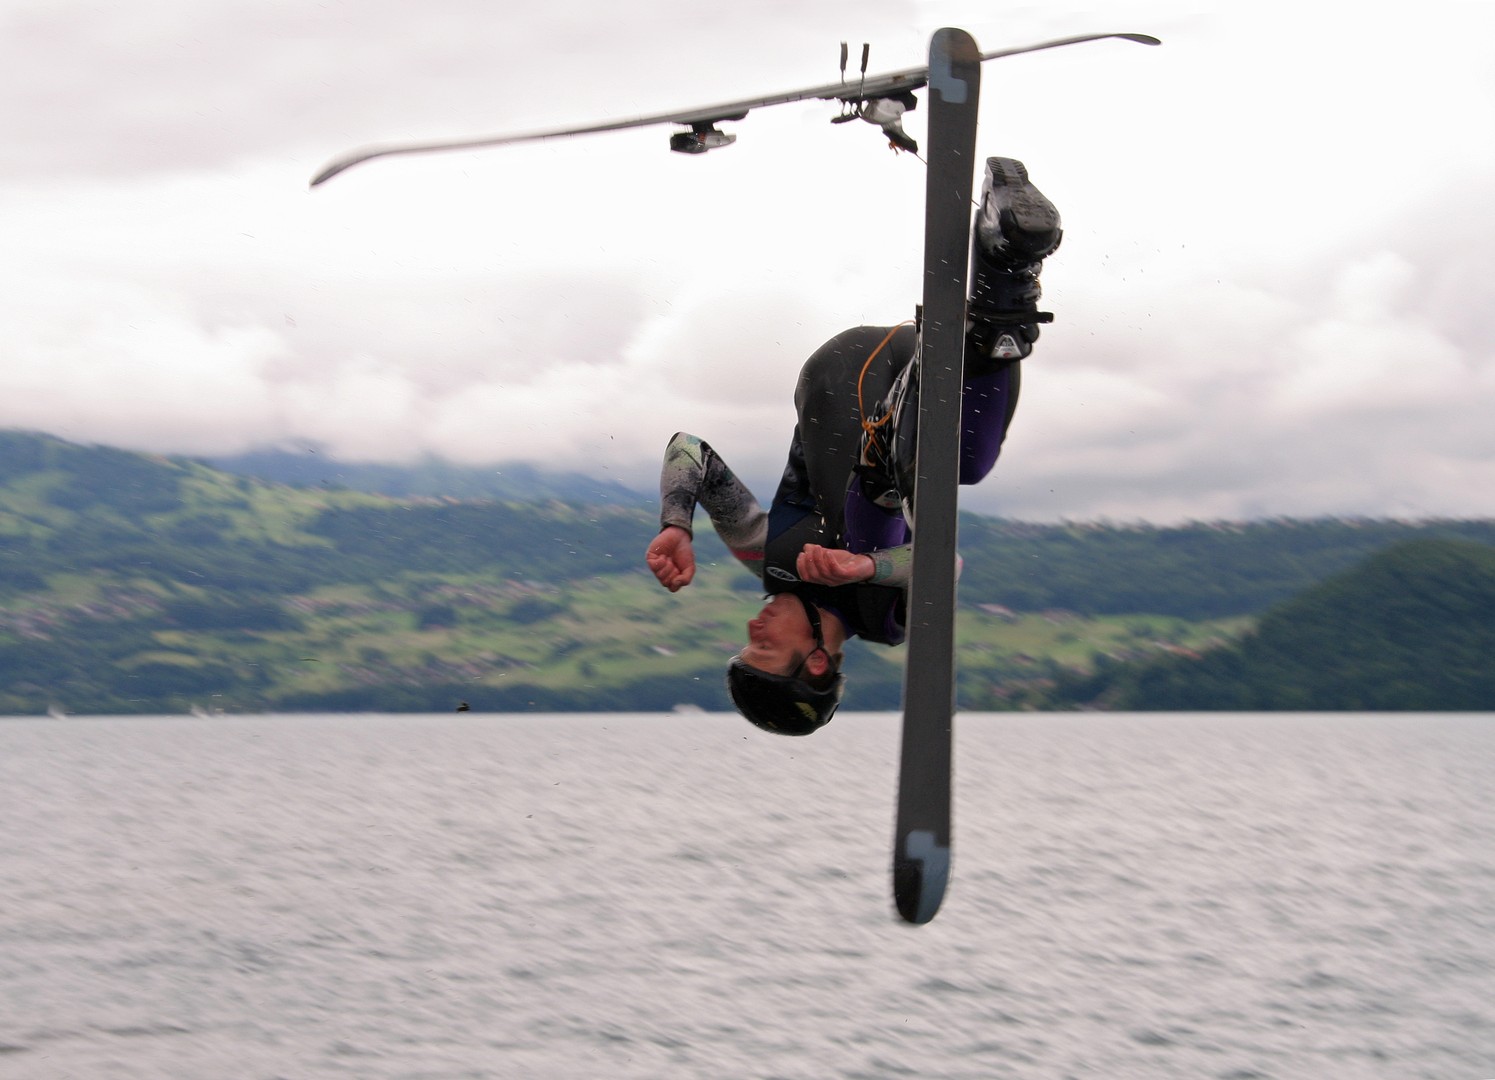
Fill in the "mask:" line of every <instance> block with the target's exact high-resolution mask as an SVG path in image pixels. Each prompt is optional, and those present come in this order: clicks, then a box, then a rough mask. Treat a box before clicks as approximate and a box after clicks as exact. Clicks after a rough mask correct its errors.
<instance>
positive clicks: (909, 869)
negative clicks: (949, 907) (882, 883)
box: [893, 830, 950, 926]
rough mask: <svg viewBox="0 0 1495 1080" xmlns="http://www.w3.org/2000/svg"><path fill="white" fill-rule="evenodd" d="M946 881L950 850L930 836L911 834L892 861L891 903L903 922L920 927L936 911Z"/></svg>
mask: <svg viewBox="0 0 1495 1080" xmlns="http://www.w3.org/2000/svg"><path fill="white" fill-rule="evenodd" d="M949 880H950V847H949V845H947V844H941V843H939V842H938V841H937V840H936V839H935V837H934V834H933V833H932V832H927V831H923V830H918V831H915V832H911V833H909V834H908V836H907V837H906V838H905V839H904V841H903V843H902V844H900V845H899V850H898V854H897V856H896V857H895V858H894V859H893V903H894V905H895V906H896V907H897V908H898V914H899V915H900V916H902V918H903V921H904V922H907V923H912V924H914V925H915V926H922V925H923V924H924V923H927V922H928V921H929V920H930V919H932V918H934V916H935V913H936V912H937V911H939V909H940V902H941V901H942V900H943V899H944V898H945V885H946V883H948V881H949Z"/></svg>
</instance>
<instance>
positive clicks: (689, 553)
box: [644, 525, 696, 592]
mask: <svg viewBox="0 0 1495 1080" xmlns="http://www.w3.org/2000/svg"><path fill="white" fill-rule="evenodd" d="M644 561H645V562H646V563H648V564H649V569H650V571H652V572H653V574H654V576H655V577H656V578H658V579H659V583H660V584H661V585H663V586H664V587H665V588H666V589H669V590H670V592H679V591H680V590H681V589H683V588H685V586H687V585H689V584H690V583H691V579H692V578H694V577H695V576H696V553H695V549H694V548H693V547H692V546H691V542H690V533H688V532H686V531H685V530H684V529H682V528H681V527H680V526H678V525H666V526H665V527H664V528H663V529H662V530H661V531H660V533H659V535H658V536H656V537H655V538H654V541H653V542H652V543H651V544H650V545H649V550H648V551H647V552H646V553H645V554H644Z"/></svg>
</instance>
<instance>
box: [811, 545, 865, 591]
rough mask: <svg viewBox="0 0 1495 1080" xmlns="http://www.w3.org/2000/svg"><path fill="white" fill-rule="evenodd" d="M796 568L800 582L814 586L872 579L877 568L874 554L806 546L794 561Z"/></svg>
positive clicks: (849, 583) (851, 583)
mask: <svg viewBox="0 0 1495 1080" xmlns="http://www.w3.org/2000/svg"><path fill="white" fill-rule="evenodd" d="M795 569H796V570H797V571H798V572H799V576H800V580H801V581H808V582H810V583H812V584H814V585H853V584H855V583H856V582H858V581H868V580H870V579H871V577H872V573H873V570H874V567H873V564H872V556H871V555H854V554H852V553H851V552H849V551H844V550H842V549H841V548H828V547H821V546H820V545H819V544H806V545H805V549H804V550H803V551H801V552H800V553H799V558H798V559H797V560H796V561H795Z"/></svg>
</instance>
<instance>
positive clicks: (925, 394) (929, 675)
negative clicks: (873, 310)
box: [893, 29, 981, 923]
mask: <svg viewBox="0 0 1495 1080" xmlns="http://www.w3.org/2000/svg"><path fill="white" fill-rule="evenodd" d="M980 90H981V54H980V51H979V50H978V49H977V47H976V42H975V41H974V40H972V38H971V36H970V35H969V34H967V33H966V32H965V31H963V30H953V29H943V30H939V31H937V32H936V33H935V35H934V37H933V38H932V39H931V40H930V43H929V136H928V143H929V146H928V155H929V156H928V161H929V165H928V175H927V180H926V186H925V196H924V199H925V203H924V317H923V323H922V327H921V331H920V339H919V353H918V359H917V363H918V377H919V435H918V447H917V450H916V460H917V466H916V470H915V476H916V478H915V481H914V500H913V502H914V508H913V509H914V519H913V526H914V555H913V576H912V579H911V581H910V585H909V599H908V623H907V625H908V660H907V668H906V671H905V674H904V682H903V748H902V759H901V763H900V767H899V776H898V824H897V835H896V837H895V840H894V849H893V896H894V900H895V901H896V903H897V907H898V913H899V914H900V915H901V916H903V918H904V919H906V920H908V921H909V922H911V923H925V922H928V921H929V920H930V919H932V918H934V914H935V912H936V911H938V910H939V906H940V900H941V899H942V898H943V896H944V893H945V884H946V882H947V881H948V879H949V876H950V766H951V739H952V735H953V731H952V721H953V718H954V712H955V572H956V553H955V540H956V536H955V533H956V494H957V483H958V479H959V469H960V397H961V382H962V374H963V366H964V365H963V361H964V353H965V323H966V271H967V264H968V260H969V255H970V242H971V239H970V237H971V188H972V183H973V178H974V175H975V168H976V114H977V107H978V105H979V101H980Z"/></svg>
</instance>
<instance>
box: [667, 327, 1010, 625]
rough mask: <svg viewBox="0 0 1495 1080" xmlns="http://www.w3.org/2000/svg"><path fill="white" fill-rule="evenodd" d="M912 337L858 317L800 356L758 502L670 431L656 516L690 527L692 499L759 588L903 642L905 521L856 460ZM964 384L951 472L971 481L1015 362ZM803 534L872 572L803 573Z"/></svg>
mask: <svg viewBox="0 0 1495 1080" xmlns="http://www.w3.org/2000/svg"><path fill="white" fill-rule="evenodd" d="M890 334H891V336H890ZM885 338H887V339H888V340H887V343H886V344H885V345H884V346H883V348H882V349H881V351H880V352H879V351H878V346H879V344H880V343H882V342H883V340H884V339H885ZM916 340H917V335H916V333H915V330H914V327H913V326H911V325H910V326H903V327H899V328H897V329H896V330H893V331H890V330H889V329H888V328H887V327H874V326H859V327H854V328H853V329H850V330H846V331H843V332H842V333H840V334H837V335H836V336H835V337H833V338H831V340H829V341H827V342H826V343H825V344H824V345H822V346H821V347H820V348H819V349H817V350H816V351H815V353H814V354H813V355H812V356H811V357H810V358H809V359H808V360H807V361H805V364H804V367H803V368H802V369H801V371H800V374H799V381H798V383H797V384H796V386H795V391H794V407H795V414H796V418H797V423H796V425H795V429H794V438H793V440H792V442H791V443H790V447H789V457H788V461H787V462H786V464H785V466H784V474H783V477H782V479H781V480H780V482H779V487H778V490H777V492H776V493H775V494H774V498H773V503H772V506H771V507H770V508H769V510H768V511H767V512H764V511H763V510H762V509H761V507H760V506H759V505H758V503H757V500H756V499H754V498H753V496H752V493H751V492H749V491H748V490H747V488H746V487H745V486H743V485H742V484H741V482H740V481H738V480H737V478H736V476H735V475H733V474H732V472H731V470H730V469H728V468H727V466H726V465H725V463H723V462H722V460H721V459H720V458H719V457H718V456H717V455H716V453H715V452H714V451H713V450H712V449H711V447H710V446H708V445H707V444H706V443H704V442H702V441H701V440H699V439H697V438H695V437H694V436H691V435H686V434H684V433H680V434H677V435H675V437H674V438H673V439H672V440H671V442H670V445H669V447H668V448H667V450H666V454H665V466H664V470H663V473H662V475H661V478H660V496H661V505H662V510H661V515H660V517H661V524H662V525H678V526H681V527H682V528H685V529H687V530H689V529H690V528H691V519H692V517H693V515H694V511H695V506H696V503H697V502H699V503H700V504H701V505H702V506H704V507H705V508H706V510H707V512H708V513H709V514H710V516H711V520H712V524H713V525H714V526H715V527H716V530H717V532H718V534H720V535H721V537H722V539H723V541H724V542H726V544H727V546H728V547H729V548H730V549H731V550H732V553H733V555H735V556H736V557H737V558H738V559H739V560H741V561H742V562H743V563H744V564H745V565H747V566H748V567H749V568H751V569H752V570H753V571H754V572H755V573H757V574H758V575H759V576H760V577H761V578H762V581H763V585H764V588H765V589H766V590H767V591H768V592H770V593H777V592H787V591H793V592H797V593H800V594H801V595H803V596H805V597H806V598H807V599H809V600H810V601H811V602H812V603H814V604H816V605H817V606H818V607H822V608H825V609H827V610H830V611H832V612H833V613H835V614H836V615H837V616H838V617H839V618H840V619H841V621H842V622H843V623H844V624H845V625H846V630H847V634H848V636H850V635H855V636H857V637H861V638H863V639H865V640H868V641H876V642H879V643H882V644H888V645H896V644H898V643H899V642H901V641H902V640H903V636H904V624H905V619H904V603H905V596H904V590H905V588H906V586H907V571H908V559H907V555H908V550H909V549H908V547H907V545H908V543H909V540H910V532H909V528H908V525H907V523H906V522H905V520H904V517H903V514H902V512H901V511H900V510H898V509H888V508H884V507H882V506H878V505H876V504H875V503H874V502H873V501H872V500H870V499H868V498H867V497H866V496H865V495H864V494H863V493H862V485H861V483H860V482H859V477H858V475H857V473H856V467H857V463H858V460H859V457H860V453H861V441H862V432H863V423H862V421H863V416H864V414H865V415H867V416H871V415H873V413H874V410H875V408H876V406H877V405H879V404H880V403H881V402H883V401H884V399H885V398H886V397H887V396H888V395H889V393H890V391H891V390H892V388H893V383H894V380H895V379H896V378H897V376H898V374H899V372H900V371H901V370H902V369H903V368H904V367H905V366H906V365H907V364H908V363H909V361H910V360H912V359H913V355H914V347H915V344H916ZM874 352H876V353H877V355H876V357H875V358H874V359H872V360H871V362H870V363H869V362H868V361H869V358H870V357H873V354H874ZM964 392H965V397H964V403H963V408H962V432H961V477H960V482H961V483H962V484H974V483H976V482H977V481H979V480H980V479H982V478H983V477H984V476H985V475H986V474H987V473H988V472H989V471H990V470H991V467H992V465H993V464H994V463H995V462H996V459H997V455H998V454H999V453H1000V451H1001V446H1002V441H1003V439H1004V438H1005V436H1006V430H1007V425H1008V423H1009V422H1010V420H1011V418H1012V414H1013V411H1014V409H1015V408H1016V404H1017V392H1018V365H1017V364H1015V363H1013V364H1007V365H1005V366H1003V367H1001V368H1000V369H998V370H995V371H990V372H988V373H987V374H984V375H978V376H975V377H969V378H967V380H966V382H965V390H964ZM807 544H819V545H821V546H823V547H829V548H843V549H846V550H848V551H855V552H859V553H865V554H869V555H871V556H872V558H873V564H874V577H873V580H871V581H868V582H862V583H859V584H855V585H839V586H824V585H815V584H811V583H809V582H804V581H801V580H800V579H799V576H798V574H797V572H796V569H795V563H796V560H797V559H798V556H799V553H800V552H801V551H803V550H804V548H805V545H807Z"/></svg>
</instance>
